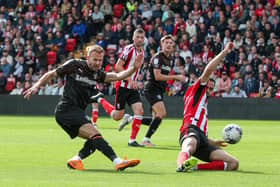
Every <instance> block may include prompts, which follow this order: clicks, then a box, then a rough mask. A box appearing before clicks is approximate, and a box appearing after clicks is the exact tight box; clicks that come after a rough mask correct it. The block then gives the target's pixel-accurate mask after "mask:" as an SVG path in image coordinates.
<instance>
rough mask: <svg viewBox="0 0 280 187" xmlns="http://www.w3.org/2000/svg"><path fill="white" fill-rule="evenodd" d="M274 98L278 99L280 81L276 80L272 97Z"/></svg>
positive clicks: (279, 96) (279, 95)
mask: <svg viewBox="0 0 280 187" xmlns="http://www.w3.org/2000/svg"><path fill="white" fill-rule="evenodd" d="M272 96H273V97H274V98H277V99H279V98H280V79H278V80H277V83H276V85H275V87H274V88H273V95H272Z"/></svg>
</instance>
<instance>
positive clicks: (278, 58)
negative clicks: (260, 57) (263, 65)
mask: <svg viewBox="0 0 280 187" xmlns="http://www.w3.org/2000/svg"><path fill="white" fill-rule="evenodd" d="M275 60H276V61H277V64H279V63H280V53H277V54H276V55H275Z"/></svg>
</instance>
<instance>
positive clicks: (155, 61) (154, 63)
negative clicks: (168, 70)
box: [151, 56, 161, 69]
mask: <svg viewBox="0 0 280 187" xmlns="http://www.w3.org/2000/svg"><path fill="white" fill-rule="evenodd" d="M151 66H152V67H153V68H154V69H160V67H161V63H160V60H159V57H158V56H157V57H155V58H153V59H152V61H151Z"/></svg>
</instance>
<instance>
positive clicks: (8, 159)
mask: <svg viewBox="0 0 280 187" xmlns="http://www.w3.org/2000/svg"><path fill="white" fill-rule="evenodd" d="M232 122H234V123H237V124H239V125H240V126H241V127H242V129H243V137H242V139H241V141H240V142H239V143H238V144H236V145H229V146H228V147H227V148H226V150H227V151H228V152H230V153H231V154H232V155H234V156H236V157H237V158H238V159H239V161H240V169H239V171H237V172H224V171H198V172H192V173H176V172H175V169H176V158H177V154H178V151H179V149H180V148H179V146H178V129H179V127H180V124H181V120H167V119H166V120H163V123H162V125H161V126H160V128H159V130H158V132H157V133H156V134H155V135H154V137H153V139H152V142H153V143H155V144H156V145H157V147H155V148H131V147H128V146H127V141H128V138H129V134H130V127H126V128H125V129H124V130H123V131H122V132H118V131H117V127H118V123H117V122H114V121H113V120H111V119H109V118H99V119H98V124H99V125H98V128H99V129H100V131H101V133H102V134H103V136H104V137H105V139H106V140H108V141H109V142H110V144H111V145H112V146H113V148H114V149H115V151H116V152H117V154H118V155H119V156H120V157H122V156H124V155H127V156H128V158H139V159H141V163H140V165H138V166H137V167H135V168H128V169H127V170H126V171H124V172H116V171H115V170H114V167H113V165H112V163H111V162H110V161H109V160H108V159H107V158H105V157H104V156H103V155H101V153H100V152H98V151H97V152H95V153H94V154H93V155H91V156H90V157H89V158H87V159H86V160H84V165H85V168H86V169H87V170H86V171H74V170H69V169H68V168H67V167H66V161H67V160H68V159H69V158H70V157H72V156H74V155H75V154H76V153H77V152H78V150H79V149H80V148H81V147H82V145H83V142H84V141H83V140H81V139H78V138H77V139H75V140H70V139H69V138H68V136H67V135H66V134H65V133H64V132H63V131H62V129H60V127H59V126H58V125H56V122H55V120H54V118H53V117H15V116H4V117H3V116H2V117H0V163H1V167H0V186H1V187H5V186H17V187H18V186H21V187H24V186H40V187H41V186H59V187H63V186H65V187H70V186H73V187H74V186H75V187H76V186H94V187H96V186H102V187H104V186H114V187H117V186H122V187H123V186H125V187H128V186H134V187H136V186H147V187H150V186H161V187H162V186H215V187H217V186H247V187H250V186H279V177H280V172H279V168H280V162H279V157H280V154H279V152H280V151H279V143H278V142H280V136H279V132H280V122H279V121H240V120H219V121H215V120H210V122H209V136H210V137H213V138H221V131H222V129H223V127H224V126H225V125H226V124H228V123H232ZM146 130H147V127H146V126H142V128H141V129H140V133H139V135H138V141H139V142H140V141H141V140H142V138H143V136H144V134H145V132H146Z"/></svg>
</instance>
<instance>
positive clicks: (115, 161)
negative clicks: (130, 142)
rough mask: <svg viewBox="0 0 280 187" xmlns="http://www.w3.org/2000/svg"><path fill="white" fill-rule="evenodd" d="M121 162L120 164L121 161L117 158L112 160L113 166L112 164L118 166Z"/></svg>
mask: <svg viewBox="0 0 280 187" xmlns="http://www.w3.org/2000/svg"><path fill="white" fill-rule="evenodd" d="M121 162H122V159H120V158H119V157H118V158H115V159H114V160H113V164H114V165H117V164H120V163H121Z"/></svg>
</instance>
